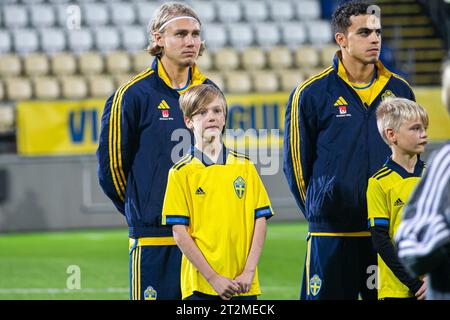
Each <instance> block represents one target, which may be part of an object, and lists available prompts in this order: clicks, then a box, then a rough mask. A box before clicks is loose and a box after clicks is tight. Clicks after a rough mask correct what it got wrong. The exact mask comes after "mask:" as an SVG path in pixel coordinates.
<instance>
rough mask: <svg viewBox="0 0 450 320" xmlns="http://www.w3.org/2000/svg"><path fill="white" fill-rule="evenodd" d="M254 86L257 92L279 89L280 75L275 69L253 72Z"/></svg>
mask: <svg viewBox="0 0 450 320" xmlns="http://www.w3.org/2000/svg"><path fill="white" fill-rule="evenodd" d="M252 80H253V88H254V90H255V91H256V92H261V93H269V92H276V91H278V89H279V84H280V81H279V80H278V75H277V74H276V73H275V72H273V71H257V72H252Z"/></svg>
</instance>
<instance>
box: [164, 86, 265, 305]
mask: <svg viewBox="0 0 450 320" xmlns="http://www.w3.org/2000/svg"><path fill="white" fill-rule="evenodd" d="M180 108H181V110H182V111H183V115H184V119H185V123H186V126H187V127H188V128H189V129H191V130H192V131H193V133H194V137H195V146H193V147H192V148H191V151H190V152H189V153H188V154H187V155H185V156H184V157H183V158H182V159H181V160H180V161H179V162H178V163H176V164H175V165H174V166H173V167H172V169H171V170H170V171H169V178H168V183H167V189H166V193H165V198H164V205H163V213H162V218H163V221H162V223H163V224H165V225H172V226H173V227H172V230H173V235H174V238H175V241H176V243H177V245H178V246H179V247H180V249H181V251H182V252H183V258H182V263H181V291H182V296H183V299H189V300H203V299H207V300H216V299H217V300H220V299H224V300H229V299H237V300H255V299H256V297H257V295H259V294H260V293H261V290H260V287H259V281H258V271H257V264H258V260H259V256H260V254H261V251H262V248H263V245H264V241H265V235H266V219H268V218H270V217H271V216H272V215H273V210H272V208H271V204H270V201H269V197H268V196H267V193H266V190H265V188H264V185H263V183H262V181H261V179H260V177H259V175H258V172H257V171H256V168H255V166H254V164H253V163H252V162H251V161H250V160H249V158H248V157H247V156H245V155H243V154H239V153H237V152H235V151H233V150H230V149H227V148H226V147H225V146H224V145H223V143H222V133H223V129H224V126H225V118H226V110H227V108H226V101H225V98H224V96H223V95H222V93H221V92H220V90H218V89H217V88H216V87H214V86H212V85H198V86H195V87H193V88H191V89H189V90H187V91H186V92H185V93H184V94H183V95H182V96H181V97H180Z"/></svg>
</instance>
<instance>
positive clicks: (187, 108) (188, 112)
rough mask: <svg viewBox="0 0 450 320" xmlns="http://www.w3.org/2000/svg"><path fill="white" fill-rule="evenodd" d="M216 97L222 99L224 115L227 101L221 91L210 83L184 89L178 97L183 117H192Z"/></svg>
mask: <svg viewBox="0 0 450 320" xmlns="http://www.w3.org/2000/svg"><path fill="white" fill-rule="evenodd" d="M216 98H219V99H220V100H221V101H222V104H223V109H224V113H225V116H226V114H227V101H226V100H225V97H224V95H223V93H222V91H220V90H219V89H218V88H217V87H215V86H213V85H212V84H199V85H197V86H193V87H192V88H189V89H188V90H186V91H185V92H184V93H183V94H182V95H181V96H180V99H179V102H180V109H181V111H182V112H183V115H184V116H185V117H187V118H189V119H192V117H193V116H195V115H196V114H197V112H198V111H199V110H200V109H201V108H202V107H203V106H206V105H208V104H210V103H211V102H212V101H213V100H214V99H216Z"/></svg>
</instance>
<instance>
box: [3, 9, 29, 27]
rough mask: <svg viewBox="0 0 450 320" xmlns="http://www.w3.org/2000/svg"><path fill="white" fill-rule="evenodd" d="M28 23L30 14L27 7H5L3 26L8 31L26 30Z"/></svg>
mask: <svg viewBox="0 0 450 320" xmlns="http://www.w3.org/2000/svg"><path fill="white" fill-rule="evenodd" d="M28 23H29V21H28V12H27V10H26V7H25V6H21V5H6V6H4V7H3V24H4V26H5V28H6V29H13V28H26V27H27V26H28Z"/></svg>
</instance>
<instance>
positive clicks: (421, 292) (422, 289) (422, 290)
mask: <svg viewBox="0 0 450 320" xmlns="http://www.w3.org/2000/svg"><path fill="white" fill-rule="evenodd" d="M424 280H425V279H424ZM426 292H427V282H426V281H424V282H423V284H422V286H421V287H420V288H419V290H417V292H416V294H415V296H416V297H417V300H425V294H426Z"/></svg>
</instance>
